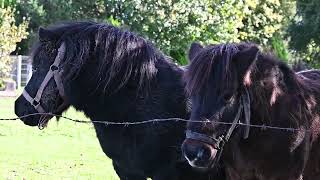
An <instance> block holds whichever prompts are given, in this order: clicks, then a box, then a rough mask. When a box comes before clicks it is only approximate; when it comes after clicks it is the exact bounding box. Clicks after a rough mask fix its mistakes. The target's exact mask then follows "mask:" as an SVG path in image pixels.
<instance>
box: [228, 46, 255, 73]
mask: <svg viewBox="0 0 320 180" xmlns="http://www.w3.org/2000/svg"><path fill="white" fill-rule="evenodd" d="M258 53H259V48H258V47H257V46H251V47H247V48H244V49H242V50H240V51H239V52H238V53H237V54H236V55H235V56H234V58H233V60H234V62H235V64H236V67H237V70H238V72H239V74H240V77H242V78H245V77H244V76H245V75H246V74H247V72H248V70H249V68H250V66H251V65H252V64H253V63H254V61H255V60H256V59H257V56H258Z"/></svg>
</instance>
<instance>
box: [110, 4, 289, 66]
mask: <svg viewBox="0 0 320 180" xmlns="http://www.w3.org/2000/svg"><path fill="white" fill-rule="evenodd" d="M283 1H284V0H283ZM282 8H283V3H282V1H281V3H280V1H279V0H242V1H238V0H196V1H194V0H177V1H172V0H161V1H158V0H151V1H142V0H135V1H130V2H126V3H123V1H121V0H111V1H108V3H106V15H107V16H113V17H115V18H116V19H119V20H120V22H121V23H122V24H124V25H126V26H128V27H129V28H130V29H131V30H133V31H136V32H139V33H141V34H142V35H144V36H147V37H148V38H149V39H151V40H152V41H153V42H155V44H156V45H158V46H159V47H160V48H161V49H162V50H164V51H165V52H166V53H168V54H170V55H171V56H173V57H174V58H177V59H179V62H180V63H181V64H184V63H185V55H184V54H185V53H184V52H185V50H186V49H187V47H188V45H189V44H190V43H191V42H192V41H201V42H203V43H206V44H208V43H221V42H239V41H253V42H257V43H260V44H262V45H265V46H267V45H268V43H269V40H270V39H271V37H272V35H273V34H274V33H275V32H277V31H279V30H280V29H281V27H282V24H283V20H284V12H283V11H282Z"/></svg>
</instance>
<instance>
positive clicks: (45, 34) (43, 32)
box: [39, 27, 58, 42]
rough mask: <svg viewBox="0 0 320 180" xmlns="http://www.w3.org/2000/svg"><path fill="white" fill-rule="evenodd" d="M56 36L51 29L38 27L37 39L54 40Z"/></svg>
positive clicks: (42, 40)
mask: <svg viewBox="0 0 320 180" xmlns="http://www.w3.org/2000/svg"><path fill="white" fill-rule="evenodd" d="M57 39H58V36H57V35H56V34H55V33H54V32H53V31H51V30H48V29H45V28H43V27H40V28H39V40H40V41H41V42H50V41H56V40H57Z"/></svg>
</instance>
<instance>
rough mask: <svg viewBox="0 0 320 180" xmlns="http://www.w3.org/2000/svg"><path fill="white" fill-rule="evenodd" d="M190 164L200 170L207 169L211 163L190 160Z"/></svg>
mask: <svg viewBox="0 0 320 180" xmlns="http://www.w3.org/2000/svg"><path fill="white" fill-rule="evenodd" d="M189 164H190V166H192V167H193V168H195V169H197V170H199V171H207V170H208V169H209V168H210V165H211V163H210V162H206V163H204V162H194V161H189Z"/></svg>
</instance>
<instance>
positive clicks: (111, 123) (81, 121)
mask: <svg viewBox="0 0 320 180" xmlns="http://www.w3.org/2000/svg"><path fill="white" fill-rule="evenodd" d="M36 115H47V116H52V117H54V116H55V117H59V118H63V119H66V120H69V121H73V122H76V123H85V124H93V123H101V124H105V125H119V126H132V125H142V124H150V123H164V122H193V123H213V124H222V125H232V124H233V123H231V122H219V121H200V120H187V119H182V118H166V119H149V120H144V121H137V122H113V121H102V120H101V121H97V120H93V121H86V120H81V119H73V118H70V117H66V116H63V115H58V114H52V113H32V114H27V115H24V116H20V117H16V118H0V121H8V120H18V119H22V118H26V117H30V116H36ZM236 124H237V125H239V126H249V127H252V128H260V129H261V130H267V129H274V130H281V131H287V132H295V131H306V132H308V131H310V130H309V129H303V128H290V127H277V126H269V125H257V124H245V123H241V122H238V123H236Z"/></svg>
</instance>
